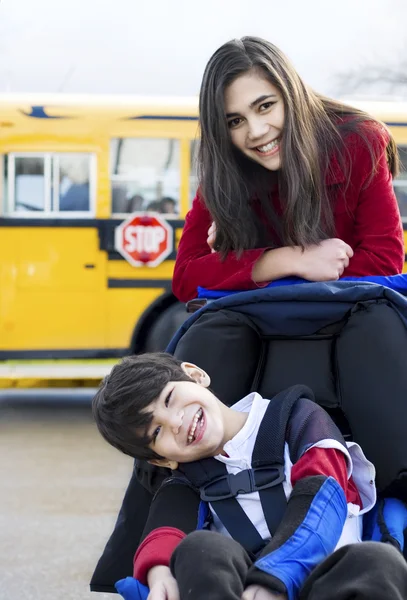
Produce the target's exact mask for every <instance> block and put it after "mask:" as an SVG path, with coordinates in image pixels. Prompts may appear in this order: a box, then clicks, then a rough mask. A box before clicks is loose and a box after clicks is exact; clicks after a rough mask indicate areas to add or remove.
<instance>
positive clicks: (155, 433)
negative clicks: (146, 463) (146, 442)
mask: <svg viewBox="0 0 407 600" xmlns="http://www.w3.org/2000/svg"><path fill="white" fill-rule="evenodd" d="M160 431H161V426H160V427H157V428H156V429H155V430H154V433H153V443H154V442H155V440H156V439H157V436H158V434H159V433H160Z"/></svg>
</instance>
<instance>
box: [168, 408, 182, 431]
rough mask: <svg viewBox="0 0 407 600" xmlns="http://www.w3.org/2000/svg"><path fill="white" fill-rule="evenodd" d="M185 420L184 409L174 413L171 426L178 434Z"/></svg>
mask: <svg viewBox="0 0 407 600" xmlns="http://www.w3.org/2000/svg"><path fill="white" fill-rule="evenodd" d="M183 420H184V411H183V410H182V411H180V412H178V413H176V414H174V415H173V416H172V417H171V423H170V427H171V429H172V431H173V432H174V433H175V434H176V435H178V433H179V431H180V429H181V426H182V422H183Z"/></svg>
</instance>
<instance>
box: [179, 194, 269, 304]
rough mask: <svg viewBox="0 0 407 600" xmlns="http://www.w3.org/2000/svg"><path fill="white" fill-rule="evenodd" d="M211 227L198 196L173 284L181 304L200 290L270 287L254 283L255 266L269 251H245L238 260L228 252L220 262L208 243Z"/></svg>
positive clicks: (191, 213) (187, 227) (189, 216)
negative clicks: (203, 288)
mask: <svg viewBox="0 0 407 600" xmlns="http://www.w3.org/2000/svg"><path fill="white" fill-rule="evenodd" d="M211 223H212V219H211V216H210V214H209V211H208V210H207V208H206V207H205V205H204V204H203V202H202V200H201V199H200V197H199V195H197V196H196V198H195V199H194V202H193V205H192V209H191V210H190V211H189V213H188V214H187V216H186V219H185V226H184V230H183V232H182V236H181V240H180V243H179V247H178V252H177V259H176V262H175V269H174V276H173V281H172V289H173V292H174V295H175V296H176V297H177V298H178V299H179V300H180V301H181V302H187V301H188V300H192V299H193V298H196V295H197V288H198V286H202V287H206V288H209V289H211V290H252V289H256V288H258V287H264V286H265V285H267V283H261V284H257V283H255V282H254V281H253V279H252V270H253V266H254V264H255V262H256V261H257V260H258V259H259V258H260V256H261V255H262V254H263V253H264V252H265V250H267V248H257V249H256V250H246V251H245V252H243V254H242V255H241V256H240V258H239V259H237V258H236V254H235V253H234V252H229V254H228V256H227V257H226V259H225V260H224V261H221V260H220V257H219V254H218V253H217V252H211V251H210V248H209V246H208V244H207V242H206V240H207V237H208V229H209V227H210V225H211Z"/></svg>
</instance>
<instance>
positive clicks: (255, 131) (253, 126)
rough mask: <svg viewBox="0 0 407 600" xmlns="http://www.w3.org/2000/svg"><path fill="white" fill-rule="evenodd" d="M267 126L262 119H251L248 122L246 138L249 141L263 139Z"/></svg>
mask: <svg viewBox="0 0 407 600" xmlns="http://www.w3.org/2000/svg"><path fill="white" fill-rule="evenodd" d="M268 129H269V126H268V125H267V123H266V122H265V121H263V120H262V119H252V120H251V121H249V133H248V137H249V139H250V140H259V139H260V138H262V137H264V135H265V134H266V133H267V131H268Z"/></svg>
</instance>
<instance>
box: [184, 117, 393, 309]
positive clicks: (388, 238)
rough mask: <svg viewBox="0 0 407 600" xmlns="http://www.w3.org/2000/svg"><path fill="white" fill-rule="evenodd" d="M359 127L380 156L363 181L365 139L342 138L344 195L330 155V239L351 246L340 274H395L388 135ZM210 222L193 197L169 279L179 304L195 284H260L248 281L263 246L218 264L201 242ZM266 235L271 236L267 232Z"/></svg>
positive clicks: (366, 164) (366, 168)
mask: <svg viewBox="0 0 407 600" xmlns="http://www.w3.org/2000/svg"><path fill="white" fill-rule="evenodd" d="M364 127H365V131H366V132H367V135H368V136H369V139H370V140H371V143H372V145H373V146H374V147H375V148H376V149H377V150H378V153H379V154H380V159H379V162H378V165H377V170H376V172H375V174H374V176H373V179H372V180H371V181H370V183H369V184H368V185H367V183H368V182H369V177H370V174H371V170H372V169H371V158H370V153H369V150H368V148H367V147H366V144H365V142H364V141H363V140H362V139H361V138H360V136H358V135H357V134H354V133H352V134H349V135H348V136H347V137H346V139H345V144H346V148H347V150H348V151H349V155H348V156H347V158H345V161H347V162H348V163H349V161H350V165H349V166H350V182H349V186H348V188H347V190H346V195H345V182H346V178H347V177H346V175H345V174H344V173H343V172H342V170H341V168H340V166H339V163H338V161H337V160H336V159H335V158H334V159H333V160H332V161H331V168H330V169H329V175H327V177H326V184H327V187H328V192H329V194H330V195H331V197H332V205H333V211H334V221H335V230H336V231H335V237H338V238H340V239H341V240H343V241H344V242H346V243H347V244H349V245H350V246H351V247H352V249H353V250H354V256H353V258H352V259H351V260H350V263H349V267H348V268H347V269H346V270H345V271H344V274H343V276H344V277H349V276H356V277H362V276H364V275H395V274H397V273H401V271H402V268H403V262H404V242H403V229H402V225H401V219H400V212H399V209H398V205H397V200H396V197H395V194H394V190H393V185H392V177H391V174H390V172H389V169H388V165H387V161H386V152H385V149H386V146H387V143H388V140H389V136H388V133H387V131H386V130H385V129H384V127H382V126H381V125H378V124H377V123H375V122H373V123H368V122H367V123H365V124H364ZM348 159H349V160H348ZM273 203H275V205H276V206H277V207H278V206H279V205H280V199H279V198H278V195H277V194H276V197H274V198H273ZM211 223H212V218H211V215H210V214H209V212H208V210H207V209H206V207H205V205H204V203H203V201H202V200H201V198H200V197H199V195H197V196H196V198H195V199H194V202H193V205H192V209H191V210H190V211H189V213H188V214H187V217H186V220H185V227H184V231H183V234H182V237H181V241H180V244H179V248H178V253H177V259H176V263H175V271H174V277H173V292H174V294H175V296H176V297H177V298H178V299H179V300H181V301H182V302H187V301H188V300H191V299H192V298H195V297H196V294H197V287H198V286H201V287H205V288H208V289H211V290H250V289H255V288H257V287H263V285H264V284H262V285H260V286H259V285H258V284H256V283H255V282H254V281H253V279H252V270H253V266H254V264H255V262H256V261H257V260H258V259H259V258H260V256H261V255H262V254H263V253H264V252H265V250H267V249H268V248H257V249H255V250H247V251H245V252H243V254H242V256H241V258H240V259H239V260H237V259H236V256H235V254H234V253H233V252H230V253H229V255H228V256H227V258H226V260H225V261H223V262H221V260H220V257H219V254H218V253H217V252H215V253H211V251H210V248H209V246H208V244H207V242H206V239H207V232H208V229H209V227H210V225H211ZM270 233H271V235H273V232H272V231H270Z"/></svg>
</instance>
